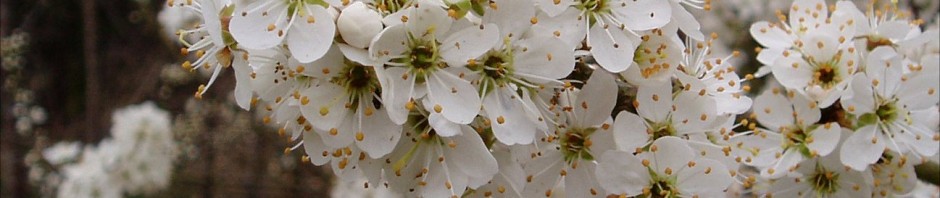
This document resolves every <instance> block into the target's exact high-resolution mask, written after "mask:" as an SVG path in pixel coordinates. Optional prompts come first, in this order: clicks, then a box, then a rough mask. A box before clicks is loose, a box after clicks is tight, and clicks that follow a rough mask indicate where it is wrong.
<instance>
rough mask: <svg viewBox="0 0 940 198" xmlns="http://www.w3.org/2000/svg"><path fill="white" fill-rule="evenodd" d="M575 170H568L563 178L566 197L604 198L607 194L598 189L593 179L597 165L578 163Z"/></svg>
mask: <svg viewBox="0 0 940 198" xmlns="http://www.w3.org/2000/svg"><path fill="white" fill-rule="evenodd" d="M577 163H578V167H577V168H572V169H569V170H568V174H567V175H566V176H565V195H566V197H597V198H600V197H605V196H606V195H607V193H606V192H605V191H604V189H600V188H601V187H600V184H598V182H597V178H595V177H594V176H595V172H596V170H597V168H596V167H597V165H595V164H594V162H591V161H579V162H577Z"/></svg>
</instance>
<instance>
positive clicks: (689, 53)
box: [673, 33, 753, 114]
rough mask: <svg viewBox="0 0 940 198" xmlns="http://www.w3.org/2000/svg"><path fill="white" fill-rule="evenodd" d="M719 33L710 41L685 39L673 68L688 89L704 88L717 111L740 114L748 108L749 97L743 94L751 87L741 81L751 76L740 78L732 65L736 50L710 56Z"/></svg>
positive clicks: (713, 35)
mask: <svg viewBox="0 0 940 198" xmlns="http://www.w3.org/2000/svg"><path fill="white" fill-rule="evenodd" d="M717 37H718V34H714V33H713V34H712V35H711V39H712V40H711V41H708V42H704V43H703V42H694V41H691V40H688V43H689V44H687V46H686V48H685V50H683V53H682V55H683V56H682V57H683V58H682V61H681V62H680V63H679V66H678V67H676V70H673V71H675V77H676V78H677V79H679V82H681V83H682V84H683V85H689V86H691V89H690V90H701V89H703V88H704V89H705V94H706V95H708V96H710V97H711V98H712V99H714V100H715V103H716V105H717V106H716V108H717V109H716V110H717V112H716V113H718V114H743V113H744V112H746V111H747V110H749V109H750V108H751V103H752V101H751V98H749V97H747V96H746V95H745V92H746V91H747V90H749V89H750V88H749V87H748V86H746V85H744V84H743V83H744V82H745V81H746V79H748V78H753V76H750V77H748V78H745V79H741V77H739V76H738V74H737V73H735V71H734V70H735V67H734V66H733V65H731V62H730V60H731V58H733V57H737V56H738V54H739V53H738V52H733V53H732V54H731V55H728V56H725V57H720V58H709V56H710V55H711V54H712V52H713V51H712V49H711V43H712V41H714V39H716V38H717Z"/></svg>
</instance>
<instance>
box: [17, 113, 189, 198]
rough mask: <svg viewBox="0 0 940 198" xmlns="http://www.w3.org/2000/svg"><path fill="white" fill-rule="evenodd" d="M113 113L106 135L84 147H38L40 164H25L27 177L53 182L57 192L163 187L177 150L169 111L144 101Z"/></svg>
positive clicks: (140, 191)
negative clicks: (109, 135) (112, 121)
mask: <svg viewBox="0 0 940 198" xmlns="http://www.w3.org/2000/svg"><path fill="white" fill-rule="evenodd" d="M113 117H114V126H113V127H112V128H111V135H112V137H111V138H106V139H105V140H103V141H101V142H100V143H98V144H97V145H91V146H85V147H84V148H83V147H82V145H81V144H80V143H77V142H59V143H56V144H55V145H54V146H52V147H50V148H47V149H45V150H43V151H42V153H41V157H42V159H41V161H42V162H44V163H37V162H29V163H28V164H31V167H30V177H31V178H32V179H33V180H35V182H41V186H43V187H44V188H46V187H50V186H58V192H57V193H58V195H57V196H58V197H123V196H125V195H152V194H154V193H156V192H158V191H159V190H162V189H164V188H166V187H168V186H169V184H170V178H171V176H172V175H173V174H172V173H173V167H174V162H175V161H176V156H177V155H178V153H179V152H178V151H177V148H176V141H174V139H173V133H172V132H171V131H170V115H169V113H168V112H166V111H163V110H160V109H159V108H157V107H156V105H154V104H153V103H149V102H148V103H144V104H141V105H134V106H130V107H126V108H124V109H120V110H118V111H116V112H115V113H114V115H113ZM37 160H38V159H37ZM42 165H47V166H48V167H42ZM45 168H51V170H46V169H45ZM47 171H48V172H47ZM47 196H49V195H47Z"/></svg>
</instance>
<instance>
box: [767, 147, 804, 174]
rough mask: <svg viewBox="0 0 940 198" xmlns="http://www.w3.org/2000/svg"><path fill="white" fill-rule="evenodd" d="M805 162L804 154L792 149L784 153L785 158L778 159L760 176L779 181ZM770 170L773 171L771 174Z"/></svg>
mask: <svg viewBox="0 0 940 198" xmlns="http://www.w3.org/2000/svg"><path fill="white" fill-rule="evenodd" d="M801 161H803V154H802V153H800V151H799V150H798V149H796V148H790V149H787V150H785V151H783V156H781V157H780V158H778V159H776V160H775V161H774V163H773V164H771V165H770V166H769V167H767V168H766V169H764V170H761V172H760V175H761V176H763V177H766V178H771V179H777V178H780V177H783V176H785V175H787V173H789V172H790V170H795V169H796V165H797V164H799V163H800V162H801ZM770 170H773V173H771V171H770Z"/></svg>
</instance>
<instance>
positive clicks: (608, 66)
mask: <svg viewBox="0 0 940 198" xmlns="http://www.w3.org/2000/svg"><path fill="white" fill-rule="evenodd" d="M605 25H606V24H604V22H603V20H598V21H597V24H594V26H593V27H591V30H590V32H589V35H588V45H590V46H591V54H594V59H595V61H597V64H599V65H601V67H603V68H604V69H605V70H607V71H610V72H614V73H617V72H621V71H624V70H627V67H629V66H630V64H631V63H632V62H633V53H634V51H636V45H637V43H638V41H636V40H635V39H631V38H630V37H636V36H632V35H631V36H628V35H627V34H628V33H626V32H624V31H621V30H620V29H618V27H616V26H610V27H609V28H604V26H605Z"/></svg>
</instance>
